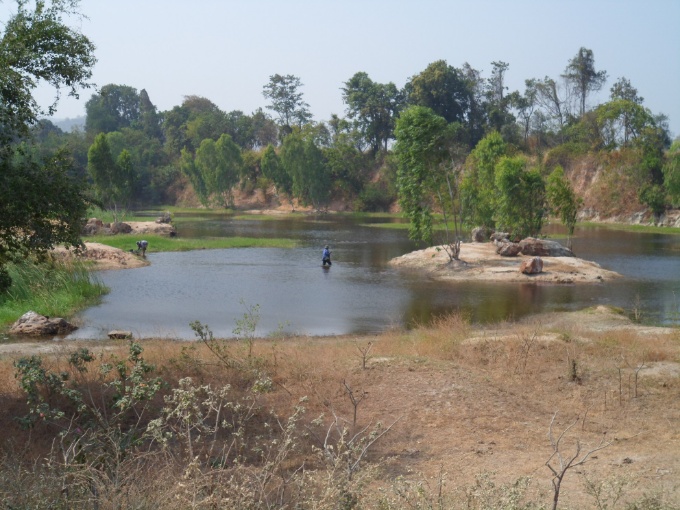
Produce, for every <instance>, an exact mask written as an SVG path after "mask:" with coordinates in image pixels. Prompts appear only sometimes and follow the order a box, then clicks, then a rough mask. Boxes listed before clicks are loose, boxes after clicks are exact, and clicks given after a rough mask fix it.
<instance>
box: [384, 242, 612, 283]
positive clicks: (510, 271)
mask: <svg viewBox="0 0 680 510" xmlns="http://www.w3.org/2000/svg"><path fill="white" fill-rule="evenodd" d="M530 258H532V257H530V256H527V255H518V256H516V257H502V256H500V255H498V254H497V253H496V247H495V246H494V244H493V243H462V244H461V245H460V257H459V260H454V261H450V260H449V257H448V255H447V253H446V251H445V250H444V249H443V248H442V247H436V246H435V247H430V248H426V249H424V250H418V251H414V252H412V253H407V254H405V255H402V256H401V257H396V258H394V259H392V260H391V261H390V265H391V266H393V267H396V268H400V269H409V270H416V271H422V272H423V273H424V274H426V275H427V276H428V277H429V278H433V279H436V280H451V281H464V280H476V281H495V282H521V283H527V282H536V283H556V284H570V283H601V282H604V281H608V280H612V279H615V278H620V277H621V275H619V274H618V273H616V272H614V271H608V270H606V269H603V268H602V267H600V265H599V264H597V263H595V262H591V261H588V260H583V259H580V258H577V257H541V259H542V260H543V271H542V272H541V273H538V274H532V275H527V274H524V273H521V272H520V271H519V267H520V265H521V263H522V261H524V260H528V259H530Z"/></svg>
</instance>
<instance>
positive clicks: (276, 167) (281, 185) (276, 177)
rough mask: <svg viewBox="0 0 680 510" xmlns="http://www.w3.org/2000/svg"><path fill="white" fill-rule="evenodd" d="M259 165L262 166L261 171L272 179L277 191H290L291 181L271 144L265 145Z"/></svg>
mask: <svg viewBox="0 0 680 510" xmlns="http://www.w3.org/2000/svg"><path fill="white" fill-rule="evenodd" d="M260 166H261V168H262V173H263V174H264V175H265V177H268V178H269V179H271V180H272V182H273V183H274V184H275V185H276V187H277V189H278V191H280V192H283V193H291V192H292V191H293V181H292V179H291V177H290V175H289V174H288V172H286V170H285V168H284V167H283V164H282V163H281V159H280V158H279V156H278V154H276V150H275V149H274V146H273V145H272V144H269V145H267V148H266V149H265V150H264V153H263V154H262V160H261V161H260Z"/></svg>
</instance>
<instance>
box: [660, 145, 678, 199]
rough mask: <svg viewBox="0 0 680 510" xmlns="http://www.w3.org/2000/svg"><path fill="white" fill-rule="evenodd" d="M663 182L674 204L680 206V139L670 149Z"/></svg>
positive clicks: (664, 168)
mask: <svg viewBox="0 0 680 510" xmlns="http://www.w3.org/2000/svg"><path fill="white" fill-rule="evenodd" d="M663 178H664V181H663V184H664V187H665V188H666V190H667V191H668V196H669V197H670V199H671V201H672V202H673V205H674V206H675V207H680V141H677V140H676V141H675V142H674V143H673V145H671V148H670V150H669V151H668V157H667V161H666V163H665V164H664V167H663Z"/></svg>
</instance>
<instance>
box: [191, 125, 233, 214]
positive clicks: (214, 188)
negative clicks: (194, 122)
mask: <svg viewBox="0 0 680 510" xmlns="http://www.w3.org/2000/svg"><path fill="white" fill-rule="evenodd" d="M194 164H195V165H196V168H197V169H198V171H199V172H200V173H201V176H202V178H203V183H204V184H205V190H206V192H207V193H208V194H212V195H215V196H216V197H217V201H218V203H219V205H226V203H225V200H224V196H225V194H226V195H227V197H228V198H230V197H231V188H232V187H233V186H234V185H235V184H236V183H237V182H238V179H239V173H240V169H241V166H242V165H243V160H242V158H241V150H240V149H239V147H238V145H236V144H235V143H234V142H233V140H232V139H231V137H230V136H229V135H222V136H220V138H219V140H217V142H214V141H213V140H211V139H210V138H207V139H205V140H203V141H202V142H201V145H200V147H199V148H198V150H197V151H196V158H195V159H194Z"/></svg>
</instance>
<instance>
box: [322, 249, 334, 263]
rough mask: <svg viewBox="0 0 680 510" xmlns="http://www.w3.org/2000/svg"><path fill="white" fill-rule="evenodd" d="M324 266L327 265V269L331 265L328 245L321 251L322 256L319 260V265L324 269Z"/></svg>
mask: <svg viewBox="0 0 680 510" xmlns="http://www.w3.org/2000/svg"><path fill="white" fill-rule="evenodd" d="M326 264H328V267H330V266H331V265H332V263H331V250H330V249H329V248H328V245H326V247H325V248H324V249H323V255H322V258H321V265H322V266H324V267H326Z"/></svg>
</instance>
